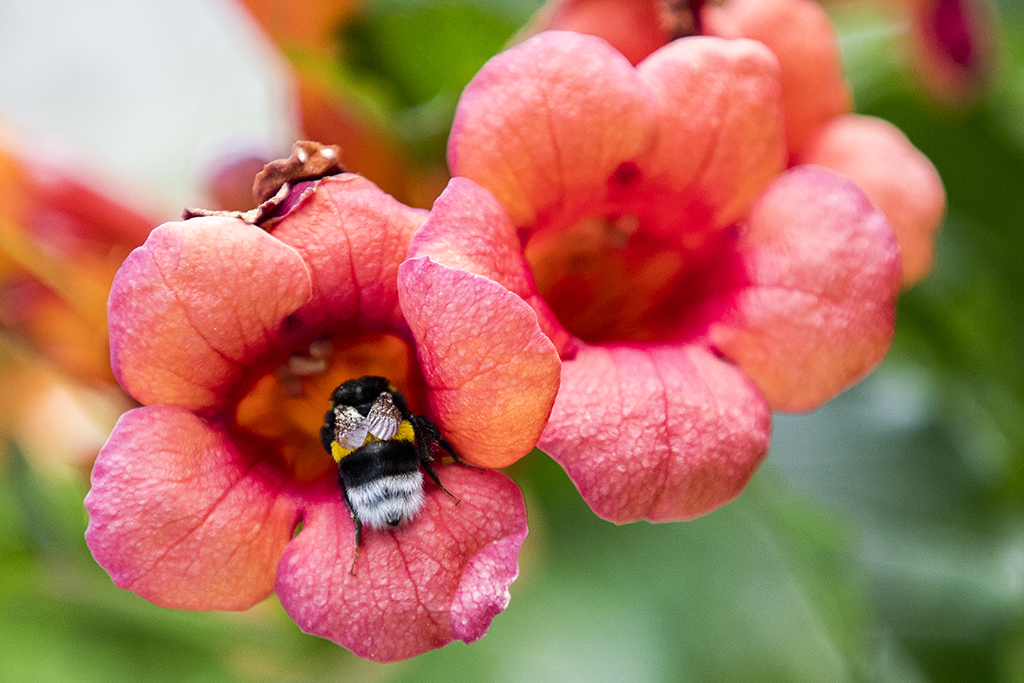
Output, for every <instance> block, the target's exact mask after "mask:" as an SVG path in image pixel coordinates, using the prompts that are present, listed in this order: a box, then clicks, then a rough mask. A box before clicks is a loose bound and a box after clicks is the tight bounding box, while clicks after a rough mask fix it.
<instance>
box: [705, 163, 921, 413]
mask: <svg viewBox="0 0 1024 683" xmlns="http://www.w3.org/2000/svg"><path fill="white" fill-rule="evenodd" d="M748 221H749V223H748V225H747V226H746V232H745V233H744V234H743V236H742V237H741V239H740V243H739V249H740V252H741V257H742V259H743V261H744V262H745V266H744V267H745V270H746V272H745V275H744V277H745V278H747V283H748V284H747V286H745V287H743V288H741V289H740V290H739V291H738V292H736V293H735V300H734V302H733V305H734V306H735V307H736V308H735V311H734V312H733V313H731V314H728V315H727V316H726V317H725V318H724V319H722V320H721V321H720V322H717V323H713V324H712V325H711V329H710V339H711V341H712V343H713V344H714V345H715V346H716V347H717V348H718V349H719V350H720V351H721V352H722V353H723V354H724V355H725V357H726V358H728V359H729V360H732V361H733V362H735V363H737V364H738V365H739V366H740V367H741V368H742V369H743V371H744V372H745V373H747V375H749V376H750V377H751V378H752V379H753V380H754V381H755V382H756V383H757V385H758V386H759V387H760V388H761V391H763V392H764V394H765V396H766V397H767V399H768V403H769V405H771V406H772V408H773V409H775V410H794V411H802V410H811V409H814V408H816V407H818V406H820V405H821V404H822V403H824V402H825V401H827V400H829V399H830V398H832V397H833V396H835V395H836V394H837V393H839V392H840V391H842V390H843V389H845V388H846V387H848V386H850V385H851V384H853V383H855V382H856V381H858V380H859V379H860V378H861V377H863V376H864V375H865V374H867V373H868V372H869V371H870V370H871V369H872V368H874V367H875V365H877V364H878V363H879V362H881V360H882V358H884V357H885V354H886V352H887V351H888V349H889V344H890V343H891V341H892V335H893V329H894V325H895V304H896V297H897V295H898V293H899V285H900V274H901V271H900V258H899V248H898V246H897V245H896V239H895V236H894V235H893V233H892V228H891V227H890V226H889V223H888V221H887V220H886V219H885V216H884V215H882V213H881V212H880V211H878V210H877V209H875V208H874V207H873V206H872V205H871V203H870V201H868V199H867V197H865V196H864V194H863V193H862V192H861V191H860V189H859V188H857V186H856V185H854V184H853V183H852V182H851V181H849V180H847V179H846V178H843V177H842V176H839V175H836V174H834V173H832V172H830V171H827V170H826V169H823V168H821V167H817V166H798V167H796V168H793V169H791V170H789V171H787V172H786V173H784V174H782V175H781V176H779V178H778V179H777V180H776V181H775V182H774V183H772V185H771V186H769V188H768V189H767V190H766V192H765V194H764V195H763V196H762V197H761V199H760V200H759V201H758V203H757V204H755V205H754V207H753V209H752V210H751V213H750V216H749V218H748Z"/></svg>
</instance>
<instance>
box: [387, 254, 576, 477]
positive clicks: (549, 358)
mask: <svg viewBox="0 0 1024 683" xmlns="http://www.w3.org/2000/svg"><path fill="white" fill-rule="evenodd" d="M398 278H399V298H400V300H401V303H402V311H403V312H404V314H405V318H406V321H407V322H408V324H409V327H410V329H411V330H412V332H413V336H414V337H415V339H416V350H417V354H418V356H419V361H420V366H421V368H422V371H423V376H424V379H425V380H426V383H427V386H428V387H429V389H430V407H431V415H432V417H433V418H434V419H435V420H436V421H437V424H438V426H439V427H440V428H441V431H442V433H443V434H444V435H445V436H446V437H447V438H448V440H449V441H450V442H451V443H452V445H453V446H454V447H455V449H456V450H457V451H458V452H459V454H460V455H461V456H462V457H463V458H464V459H465V460H466V461H467V462H469V463H471V464H474V465H479V466H482V467H505V466H507V465H510V464H511V463H513V462H515V461H516V460H518V459H519V458H521V457H523V456H524V455H526V454H527V453H529V452H530V451H531V450H532V449H533V447H534V444H535V443H536V441H537V437H538V436H540V432H541V430H542V429H543V428H544V423H545V422H546V420H547V417H548V414H549V413H550V411H551V405H552V403H553V402H554V399H555V394H556V393H557V391H558V376H559V367H560V361H559V359H558V353H557V352H556V350H555V347H554V345H553V344H552V343H551V341H550V340H549V339H548V338H547V337H546V336H545V335H544V333H543V332H542V331H541V329H540V326H539V324H538V321H537V314H536V313H534V311H533V309H531V308H530V306H529V305H528V304H527V303H526V302H524V301H523V300H522V299H521V298H519V297H518V296H516V295H515V294H513V293H512V292H510V291H508V290H507V289H505V288H504V287H502V286H501V285H499V284H498V283H496V282H494V281H493V280H489V279H487V278H485V277H482V276H480V275H476V274H474V273H469V272H466V271H463V270H459V269H456V268H450V267H448V266H445V265H442V264H439V263H434V262H433V261H431V260H430V259H429V258H428V257H426V256H421V257H418V258H415V259H410V260H408V261H406V262H405V263H403V264H402V266H401V268H400V269H399V272H398Z"/></svg>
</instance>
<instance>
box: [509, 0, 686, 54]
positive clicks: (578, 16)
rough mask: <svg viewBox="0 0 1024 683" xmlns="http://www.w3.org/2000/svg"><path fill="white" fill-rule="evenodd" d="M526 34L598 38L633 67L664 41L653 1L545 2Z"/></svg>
mask: <svg viewBox="0 0 1024 683" xmlns="http://www.w3.org/2000/svg"><path fill="white" fill-rule="evenodd" d="M526 30H527V31H528V32H529V33H530V34H531V35H532V34H535V33H539V32H540V31H545V30H559V31H575V32H576V33H589V34H590V35H592V36H601V37H602V38H604V39H605V40H607V41H608V42H609V43H611V44H612V45H613V46H614V47H615V49H616V50H618V51H619V52H621V53H622V54H623V55H625V56H626V59H628V60H629V61H630V62H632V63H633V64H636V63H638V62H640V61H641V60H642V59H643V58H644V57H646V56H647V55H649V54H651V53H652V52H654V51H655V50H657V49H658V48H659V47H661V46H662V45H664V44H665V43H666V41H667V40H668V35H667V33H666V31H665V27H664V26H663V25H662V17H661V16H660V13H659V6H658V3H657V2H656V1H651V2H648V1H638V0H549V2H547V3H545V5H544V7H542V8H541V10H540V11H539V12H538V13H537V14H536V15H535V16H534V18H533V19H532V20H531V22H530V23H529V24H528V25H527V27H526Z"/></svg>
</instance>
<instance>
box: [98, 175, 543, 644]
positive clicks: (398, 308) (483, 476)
mask: <svg viewBox="0 0 1024 683" xmlns="http://www.w3.org/2000/svg"><path fill="white" fill-rule="evenodd" d="M426 218H427V212H425V211H422V210H419V209H411V208H408V207H406V206H404V205H402V204H400V203H399V202H397V201H396V200H394V199H392V198H391V197H390V196H388V195H386V194H385V193H384V192H382V191H381V190H379V189H378V188H377V187H376V186H375V185H373V184H372V183H370V182H369V181H367V180H365V179H364V178H362V177H360V176H356V175H351V174H346V173H342V174H337V175H330V176H328V177H324V178H322V179H316V180H303V181H299V182H295V183H294V186H293V187H292V186H290V185H289V184H287V183H286V184H285V185H284V186H283V189H282V191H281V193H279V194H278V195H277V196H276V197H275V198H274V199H272V200H270V203H269V204H267V205H264V207H263V209H261V210H260V211H259V212H257V213H255V214H252V215H250V216H248V219H247V220H245V219H243V218H240V217H233V216H222V215H210V216H199V217H193V218H190V219H188V220H185V221H182V222H177V223H168V224H165V225H162V226H160V227H158V228H156V229H155V230H154V231H153V233H152V234H151V235H150V237H149V239H148V240H147V241H146V243H145V244H144V245H143V246H142V247H140V248H139V249H137V250H135V251H134V252H132V253H131V255H130V256H129V257H128V258H127V259H126V260H125V262H124V264H123V265H122V267H121V269H120V271H119V272H118V274H117V276H116V278H115V280H114V284H113V287H112V290H111V293H110V299H109V304H108V315H109V324H110V339H111V347H112V352H111V358H112V365H113V369H114V373H115V375H116V376H117V379H118V380H119V382H120V383H121V385H122V386H123V387H124V389H125V390H126V391H127V392H128V393H130V394H131V395H132V396H133V397H134V398H135V399H136V400H138V401H139V403H141V404H142V407H139V408H137V409H134V410H131V411H129V412H128V413H126V414H125V415H123V416H122V418H121V419H120V421H119V422H118V423H117V425H116V427H115V428H114V430H113V433H112V434H111V436H110V438H109V440H108V442H107V444H106V445H105V446H104V448H103V449H102V451H101V453H100V455H99V458H98V460H97V462H96V465H95V468H94V470H93V474H92V489H91V491H90V492H89V494H88V496H87V498H86V507H87V509H88V512H89V528H88V531H87V533H86V538H87V541H88V544H89V547H90V549H91V550H92V553H93V555H94V557H95V558H96V560H97V562H99V564H100V565H102V566H103V567H104V568H105V569H106V570H107V571H108V572H109V574H110V575H111V577H112V578H113V580H114V582H115V583H116V584H117V585H118V586H120V587H123V588H126V589H129V590H132V591H134V592H135V593H137V594H139V595H140V596H142V597H144V598H146V599H147V600H150V601H151V602H154V603H156V604H158V605H162V606H166V607H174V608H180V609H197V610H212V609H216V610H242V609H246V608H248V607H250V606H252V605H253V604H255V603H256V602H258V601H260V600H262V599H264V598H266V597H267V596H268V595H270V594H271V592H273V591H276V593H277V595H278V598H279V599H280V601H281V604H282V605H283V607H284V609H285V611H286V612H288V614H289V615H291V617H292V618H293V619H294V620H295V621H296V623H297V624H298V625H299V626H300V627H301V628H302V629H303V630H304V631H306V632H308V633H312V634H315V635H318V636H321V637H324V638H328V639H330V640H333V641H335V642H337V643H339V644H341V645H343V646H345V647H347V648H349V649H350V650H352V651H353V652H355V653H356V654H358V655H360V656H362V657H367V658H370V659H374V660H378V661H394V660H399V659H404V658H408V657H411V656H414V655H417V654H420V653H422V652H424V651H426V650H429V649H433V648H437V647H441V646H443V645H445V644H447V643H448V642H450V641H452V640H456V639H461V640H464V641H466V642H472V641H473V640H475V639H477V638H479V637H480V636H482V635H483V634H484V632H485V631H486V630H487V628H488V626H489V624H490V621H491V619H492V618H493V617H494V615H495V614H497V613H499V612H500V611H501V610H503V609H504V608H505V607H506V605H507V603H508V600H509V595H508V586H509V585H510V584H511V582H512V581H513V580H514V579H515V577H516V576H517V574H518V559H517V558H518V551H519V547H520V545H521V543H522V541H523V539H524V538H525V536H526V533H527V526H526V518H525V508H524V503H523V498H522V494H521V493H520V492H519V490H518V488H517V487H516V486H515V484H514V483H513V482H512V481H511V480H510V479H508V478H507V477H505V476H504V475H503V474H501V473H499V472H496V471H494V470H492V469H474V468H468V467H463V466H461V465H457V464H450V465H440V466H438V464H437V463H435V471H436V472H437V474H438V476H439V478H440V480H441V482H442V483H443V485H444V487H445V489H447V491H450V492H451V494H452V495H453V496H455V497H457V498H458V499H459V500H460V502H459V503H458V504H456V501H455V500H454V499H453V498H450V497H449V496H447V495H446V494H445V491H444V490H443V489H441V488H439V487H437V486H435V485H434V484H433V483H431V482H427V483H426V484H425V494H426V501H425V503H424V506H423V508H422V510H421V511H420V513H419V514H418V515H417V516H416V518H415V519H414V520H412V522H411V523H409V524H405V525H403V526H399V527H396V528H395V529H393V530H391V529H388V530H378V529H373V530H368V531H366V530H364V533H363V537H362V545H361V547H360V548H359V553H358V562H357V563H356V564H355V565H354V566H352V565H351V563H352V558H353V557H354V550H355V549H354V543H355V538H354V526H353V521H352V518H351V516H350V513H349V511H348V510H347V509H346V506H345V503H344V501H343V498H342V495H341V492H340V489H339V484H338V479H337V477H338V475H337V469H336V467H335V463H334V461H333V460H332V458H331V456H330V455H329V454H328V453H326V452H325V451H324V449H323V448H322V446H321V444H320V440H319V436H318V433H319V429H320V426H321V424H322V422H323V415H324V412H325V411H326V410H327V409H328V408H329V407H330V396H331V392H332V390H333V388H334V387H335V386H336V385H338V384H340V383H341V382H342V381H344V380H346V379H351V378H354V377H359V376H362V375H384V376H387V377H388V378H389V379H390V380H391V381H392V382H393V383H394V384H395V385H396V386H397V387H398V389H400V390H401V391H402V392H403V393H404V394H405V396H406V397H407V398H408V400H409V403H410V408H413V409H414V410H415V411H416V412H421V413H426V414H428V415H430V416H431V417H432V419H433V420H434V422H435V423H436V424H437V426H438V427H439V429H440V430H441V432H442V433H443V434H444V435H445V436H446V437H447V438H448V440H449V441H450V442H451V444H452V445H453V446H454V448H455V449H456V450H457V452H458V453H459V454H460V455H461V457H462V459H464V460H465V461H466V462H467V463H469V464H471V465H474V466H476V467H478V468H492V467H501V466H505V465H507V464H509V463H510V462H512V461H514V460H516V459H518V458H519V457H521V456H522V455H524V454H526V453H527V452H529V451H530V450H531V449H532V448H533V446H534V443H535V441H536V440H537V438H538V436H539V434H540V432H541V429H542V428H543V426H544V423H545V421H546V419H547V416H548V413H549V411H550V409H551V405H552V403H553V400H554V396H555V392H556V391H557V386H558V381H559V359H558V356H557V353H556V351H555V349H554V347H553V345H552V343H551V342H550V341H549V340H548V339H547V337H546V336H545V335H544V334H543V333H542V332H541V330H540V328H539V325H538V320H537V316H536V314H535V313H534V312H533V310H532V308H531V307H530V306H529V305H528V304H527V303H526V302H524V301H523V300H522V299H520V298H519V297H518V296H516V295H515V294H513V293H511V292H509V291H508V290H507V289H506V288H505V287H503V286H502V285H500V284H499V283H497V282H495V281H494V280H491V279H488V278H486V277H482V276H480V275H477V274H474V273H470V272H467V271H464V270H460V269H458V268H452V267H449V266H446V265H443V264H439V263H435V262H433V261H431V260H430V259H429V258H427V257H418V258H412V259H409V260H406V256H407V252H408V249H409V245H410V240H411V238H412V235H413V233H414V232H415V231H416V230H417V229H418V228H419V227H420V226H421V224H422V223H423V222H424V220H425V219H426Z"/></svg>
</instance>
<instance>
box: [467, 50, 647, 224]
mask: <svg viewBox="0 0 1024 683" xmlns="http://www.w3.org/2000/svg"><path fill="white" fill-rule="evenodd" d="M655 106H656V104H655V102H654V98H653V95H652V93H651V92H650V90H649V89H648V88H647V87H646V86H645V85H644V84H643V83H642V82H641V81H640V78H639V77H638V75H637V73H636V70H635V69H634V68H633V66H632V65H631V64H630V63H629V61H628V60H627V59H626V58H625V57H623V56H622V54H621V53H620V52H618V51H617V50H615V49H614V48H613V47H611V46H610V45H609V44H608V43H606V42H605V41H604V40H602V39H600V38H596V37H594V36H588V35H583V34H577V33H568V32H563V31H547V32H544V33H541V34H539V35H537V36H534V37H533V38H530V39H529V40H527V41H526V42H524V43H521V44H519V45H517V46H515V47H513V48H511V49H509V50H506V51H505V52H502V53H500V54H498V55H496V56H495V57H493V58H491V60H490V61H488V62H487V63H486V64H485V65H484V66H483V68H482V69H481V70H480V71H479V72H478V73H477V75H476V76H475V77H474V78H473V80H472V81H471V82H470V83H469V85H468V86H466V89H465V90H464V91H463V93H462V97H461V99H460V100H459V105H458V108H457V109H456V112H455V121H454V123H453V125H452V133H451V136H450V137H449V141H448V165H449V167H450V168H451V171H452V174H453V175H457V176H464V177H467V178H471V179H472V180H474V181H476V182H477V183H479V184H480V185H482V186H484V187H486V188H487V189H488V190H490V191H491V192H493V193H494V195H495V196H496V197H497V198H498V201H500V202H501V204H502V206H504V207H505V208H506V209H507V210H508V212H509V213H510V214H511V216H512V220H513V222H514V223H515V224H516V225H518V226H534V227H539V226H538V225H537V224H538V222H542V223H555V224H557V223H559V221H560V220H563V218H564V217H565V216H569V217H573V218H575V217H576V216H578V215H579V214H580V213H581V212H583V214H584V215H586V214H587V213H590V212H594V211H595V210H598V209H599V206H600V205H601V204H602V203H603V202H604V201H605V200H606V197H607V195H608V188H609V183H611V182H612V181H613V179H614V176H615V173H616V171H617V170H618V169H619V167H620V165H622V164H623V163H624V162H627V161H629V160H631V159H632V158H633V157H635V156H636V155H637V154H639V153H640V152H642V151H643V150H644V149H646V148H647V147H648V146H649V145H650V144H651V142H652V136H653V134H654V128H653V124H654V116H655V113H656V112H655ZM595 203H596V205H595Z"/></svg>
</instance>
